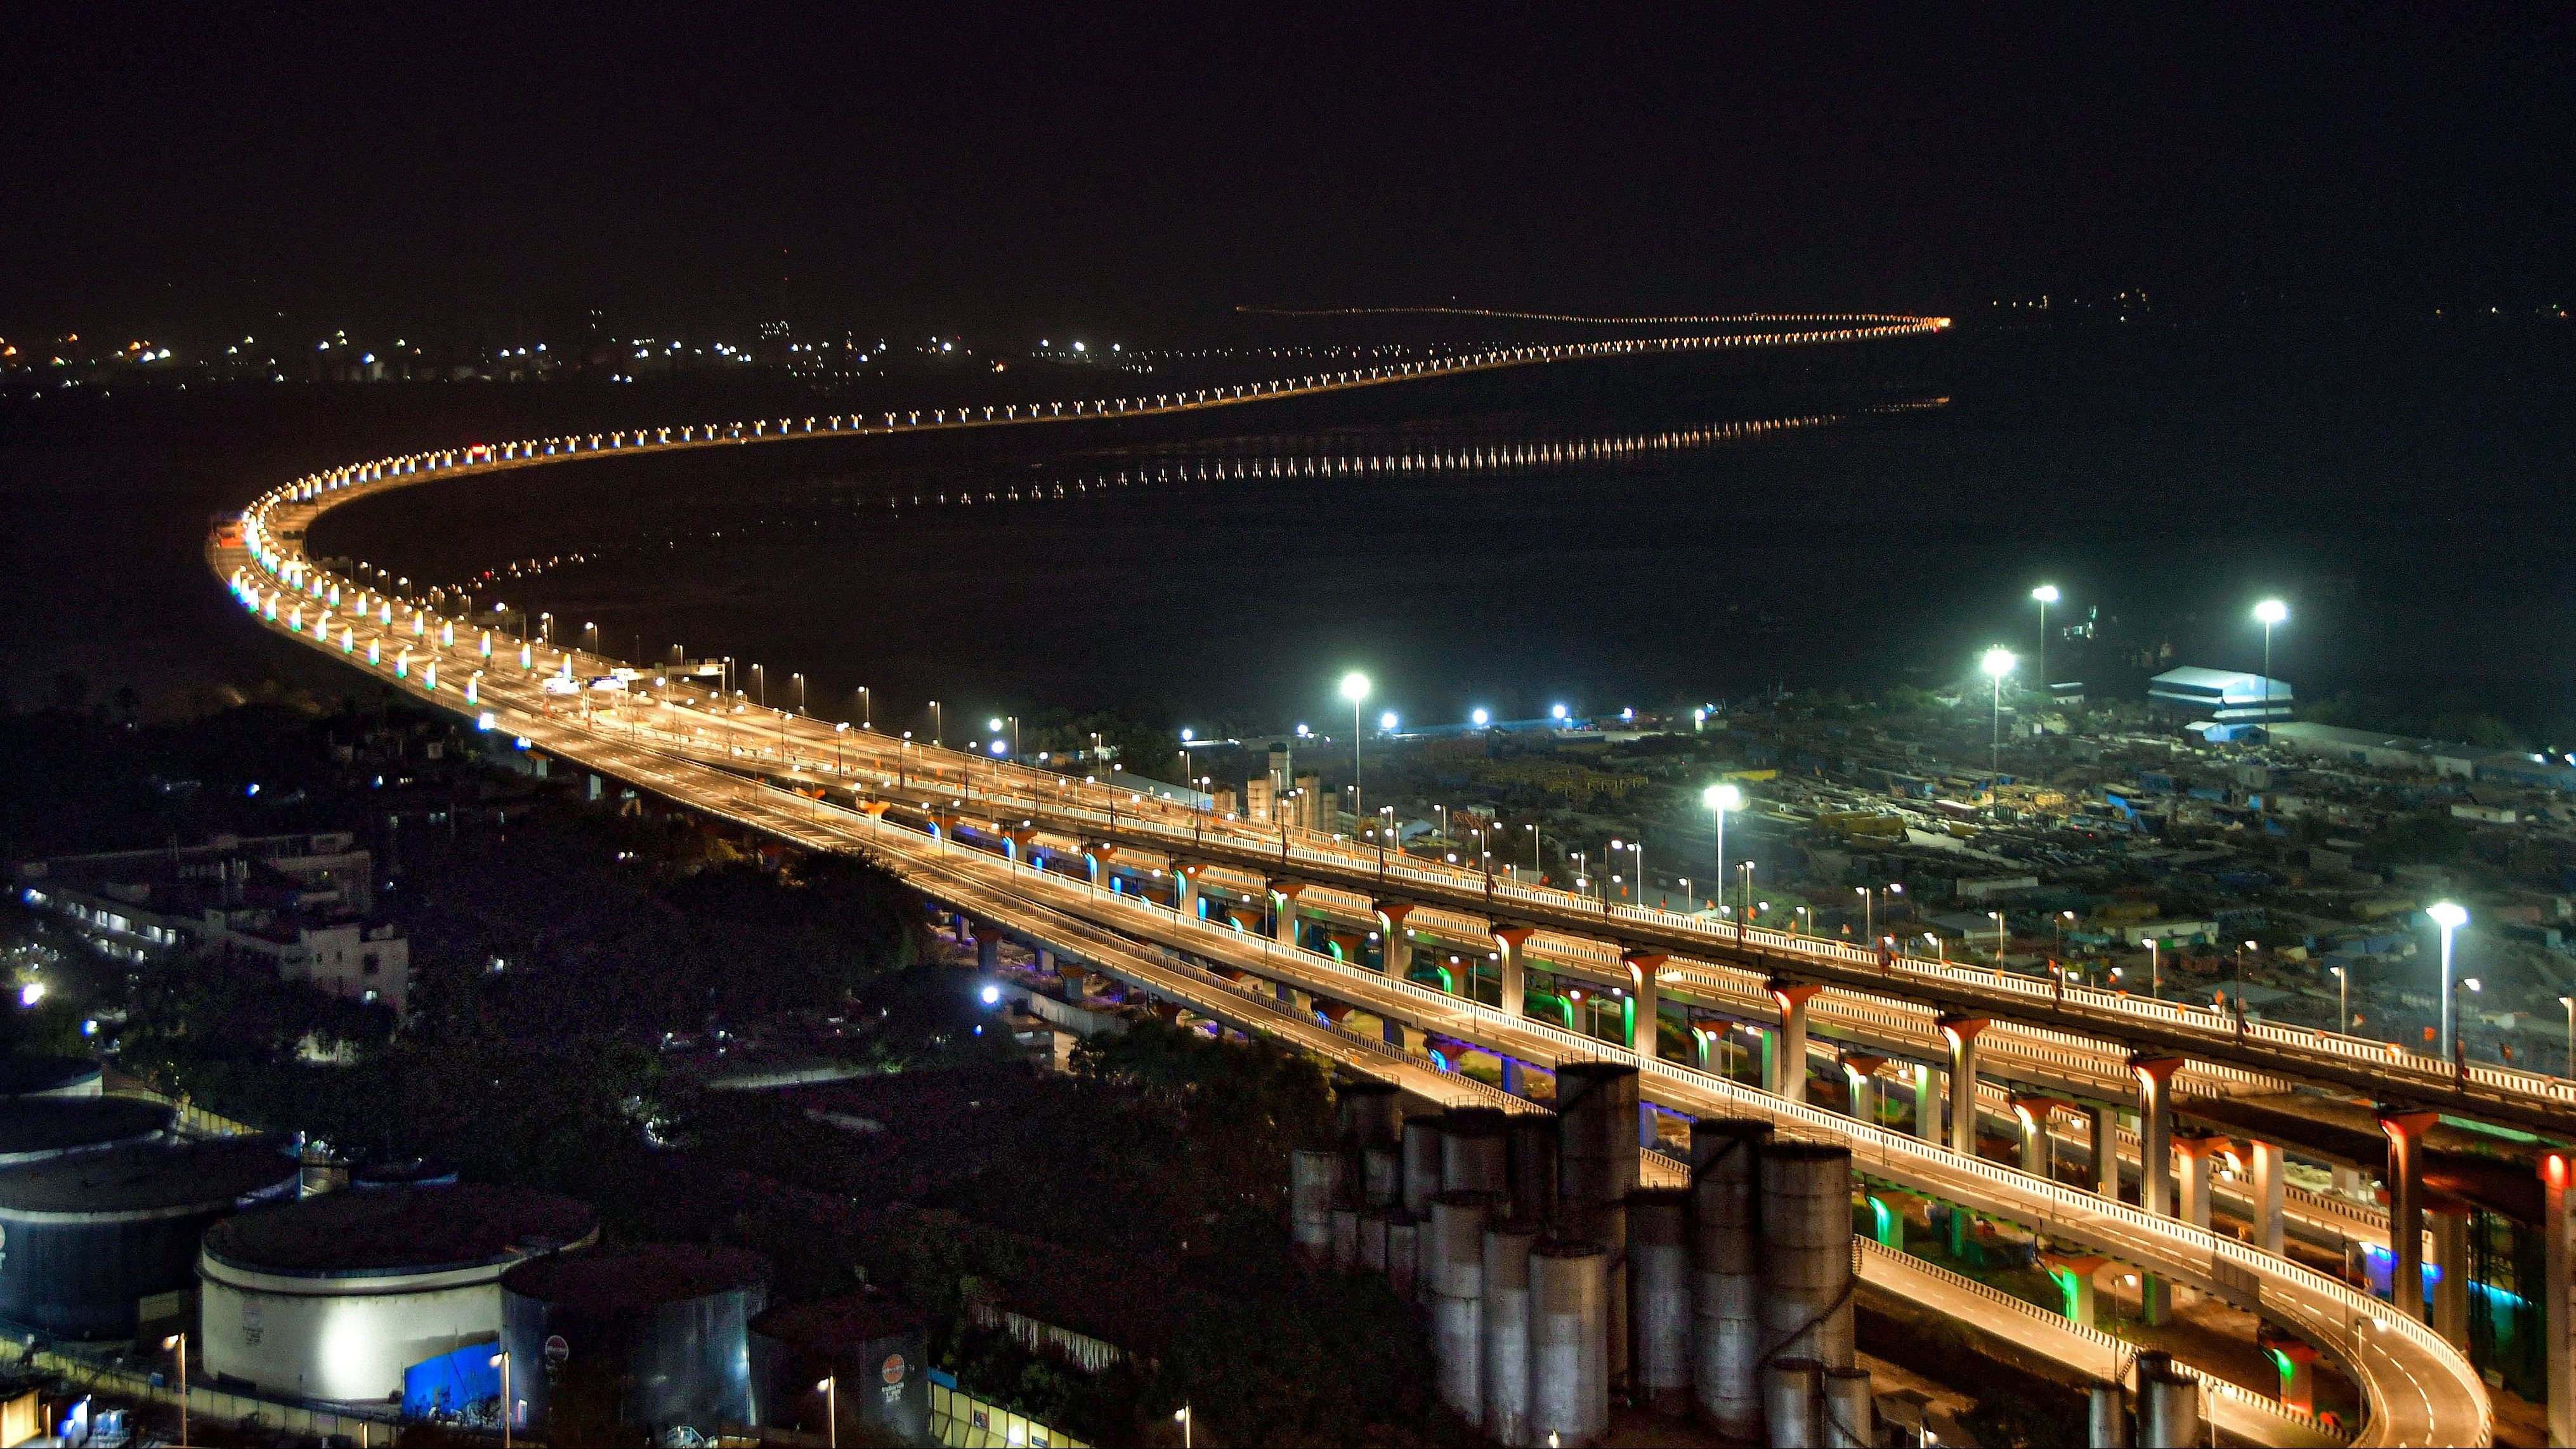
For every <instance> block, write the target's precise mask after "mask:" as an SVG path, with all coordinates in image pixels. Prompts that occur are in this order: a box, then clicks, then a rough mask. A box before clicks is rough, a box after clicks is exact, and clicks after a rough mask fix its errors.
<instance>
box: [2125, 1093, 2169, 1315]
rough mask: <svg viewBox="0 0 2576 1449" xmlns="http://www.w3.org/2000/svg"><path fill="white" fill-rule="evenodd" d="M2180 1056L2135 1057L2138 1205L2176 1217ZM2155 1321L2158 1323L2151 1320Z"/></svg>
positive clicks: (2157, 1212) (2153, 1211)
mask: <svg viewBox="0 0 2576 1449" xmlns="http://www.w3.org/2000/svg"><path fill="white" fill-rule="evenodd" d="M2181 1070H2182V1058H2180V1057H2131V1058H2129V1072H2130V1075H2132V1076H2134V1077H2136V1078H2137V1079H2138V1206H2139V1207H2141V1208H2144V1209H2145V1210H2146V1211H2148V1212H2151V1213H2154V1214H2155V1215H2156V1216H2158V1217H2170V1216H2172V1215H2173V1077H2174V1073H2176V1072H2178V1071H2181ZM2150 1321H2154V1320H2150Z"/></svg>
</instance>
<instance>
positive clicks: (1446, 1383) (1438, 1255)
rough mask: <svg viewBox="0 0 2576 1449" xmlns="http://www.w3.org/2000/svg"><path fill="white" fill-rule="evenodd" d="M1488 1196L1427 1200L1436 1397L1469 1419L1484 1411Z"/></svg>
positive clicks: (1449, 1195) (1463, 1194)
mask: <svg viewBox="0 0 2576 1449" xmlns="http://www.w3.org/2000/svg"><path fill="white" fill-rule="evenodd" d="M1494 1201H1495V1199H1494V1198H1493V1197H1492V1196H1491V1195H1490V1194H1486V1193H1477V1192H1444V1193H1442V1194H1440V1195H1439V1196H1438V1197H1435V1198H1433V1199H1432V1200H1431V1251H1430V1252H1429V1254H1428V1255H1427V1257H1428V1258H1429V1262H1430V1267H1431V1357H1432V1360H1433V1362H1435V1363H1437V1364H1438V1365H1439V1372H1440V1381H1439V1387H1440V1400H1441V1402H1442V1403H1445V1404H1447V1405H1448V1406H1449V1407H1450V1408H1452V1409H1455V1410H1456V1411H1457V1412H1458V1417H1460V1418H1462V1419H1465V1420H1466V1421H1467V1422H1468V1423H1470V1424H1473V1423H1477V1422H1479V1421H1481V1420H1482V1419H1483V1417H1484V1408H1483V1403H1482V1401H1481V1400H1480V1399H1479V1398H1478V1397H1477V1387H1478V1381H1479V1379H1480V1378H1481V1377H1482V1375H1483V1373H1484V1306H1485V1215H1486V1213H1487V1212H1488V1211H1489V1210H1490V1208H1491V1207H1492V1205H1493V1203H1494Z"/></svg>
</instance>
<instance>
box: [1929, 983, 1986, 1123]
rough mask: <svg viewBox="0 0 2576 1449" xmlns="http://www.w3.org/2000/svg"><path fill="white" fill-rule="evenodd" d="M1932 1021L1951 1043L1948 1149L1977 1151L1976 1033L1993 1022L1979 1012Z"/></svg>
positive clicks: (1945, 1039)
mask: <svg viewBox="0 0 2576 1449" xmlns="http://www.w3.org/2000/svg"><path fill="white" fill-rule="evenodd" d="M1934 1025H1936V1026H1938V1027H1940V1028H1941V1039H1942V1040H1944V1041H1946V1042H1948V1043H1949V1044H1950V1150H1951V1151H1953V1152H1957V1153H1962V1154H1964V1155H1966V1156H1969V1157H1974V1156H1976V1155H1977V1033H1979V1032H1981V1031H1984V1030H1985V1029H1986V1028H1987V1027H1988V1026H1990V1025H1992V1023H1991V1022H1990V1021H1989V1020H1988V1019H1987V1018H1985V1017H1982V1016H1944V1017H1941V1018H1940V1019H1938V1020H1937V1021H1936V1022H1935V1023H1934Z"/></svg>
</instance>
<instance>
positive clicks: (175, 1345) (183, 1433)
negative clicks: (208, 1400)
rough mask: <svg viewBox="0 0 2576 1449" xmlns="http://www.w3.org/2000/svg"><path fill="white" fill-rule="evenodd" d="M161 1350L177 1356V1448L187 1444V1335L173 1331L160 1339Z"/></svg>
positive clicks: (183, 1448)
mask: <svg viewBox="0 0 2576 1449" xmlns="http://www.w3.org/2000/svg"><path fill="white" fill-rule="evenodd" d="M161 1347H162V1349H163V1351H165V1352H169V1353H175V1354H177V1355H178V1357H179V1449H187V1444H188V1335H186V1334H184V1333H174V1334H171V1335H170V1336H169V1337H168V1338H165V1339H163V1340H161Z"/></svg>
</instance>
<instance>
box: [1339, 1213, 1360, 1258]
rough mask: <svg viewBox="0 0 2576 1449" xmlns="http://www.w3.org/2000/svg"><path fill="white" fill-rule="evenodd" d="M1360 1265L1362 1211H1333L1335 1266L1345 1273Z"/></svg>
mask: <svg viewBox="0 0 2576 1449" xmlns="http://www.w3.org/2000/svg"><path fill="white" fill-rule="evenodd" d="M1359 1265H1360V1210H1359V1209H1358V1208H1350V1207H1337V1208H1335V1209H1333V1266H1334V1267H1336V1268H1339V1269H1341V1270H1342V1271H1343V1272H1345V1273H1349V1272H1353V1271H1355V1270H1357V1269H1358V1267H1359Z"/></svg>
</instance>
